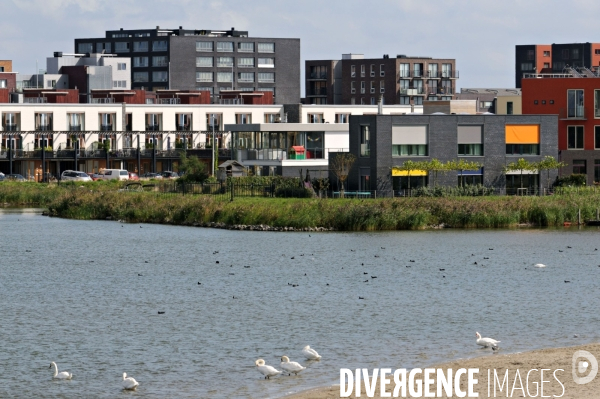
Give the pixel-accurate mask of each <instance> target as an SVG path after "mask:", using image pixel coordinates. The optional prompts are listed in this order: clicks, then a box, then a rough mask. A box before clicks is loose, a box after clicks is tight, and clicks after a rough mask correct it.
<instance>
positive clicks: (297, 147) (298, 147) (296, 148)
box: [292, 145, 304, 154]
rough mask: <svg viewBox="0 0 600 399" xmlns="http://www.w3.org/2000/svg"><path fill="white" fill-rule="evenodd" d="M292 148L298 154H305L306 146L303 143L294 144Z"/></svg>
mask: <svg viewBox="0 0 600 399" xmlns="http://www.w3.org/2000/svg"><path fill="white" fill-rule="evenodd" d="M292 150H293V151H294V152H295V153H296V154H304V146H301V145H293V146H292Z"/></svg>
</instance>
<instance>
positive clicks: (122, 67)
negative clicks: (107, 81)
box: [117, 62, 127, 71]
mask: <svg viewBox="0 0 600 399" xmlns="http://www.w3.org/2000/svg"><path fill="white" fill-rule="evenodd" d="M117 70H118V71H126V70H127V64H126V63H125V62H117Z"/></svg>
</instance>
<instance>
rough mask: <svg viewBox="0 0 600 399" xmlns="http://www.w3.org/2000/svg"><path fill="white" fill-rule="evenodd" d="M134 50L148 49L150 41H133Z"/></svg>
mask: <svg viewBox="0 0 600 399" xmlns="http://www.w3.org/2000/svg"><path fill="white" fill-rule="evenodd" d="M133 51H144V52H146V51H148V42H133Z"/></svg>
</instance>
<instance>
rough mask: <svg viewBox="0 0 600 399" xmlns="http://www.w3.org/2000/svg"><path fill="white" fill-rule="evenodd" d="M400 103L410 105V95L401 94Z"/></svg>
mask: <svg viewBox="0 0 600 399" xmlns="http://www.w3.org/2000/svg"><path fill="white" fill-rule="evenodd" d="M399 102H400V104H401V105H410V97H408V96H400V101H399Z"/></svg>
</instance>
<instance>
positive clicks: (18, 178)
mask: <svg viewBox="0 0 600 399" xmlns="http://www.w3.org/2000/svg"><path fill="white" fill-rule="evenodd" d="M6 180H10V181H20V182H23V181H27V179H25V178H24V177H23V176H22V175H19V174H17V173H13V174H12V175H6Z"/></svg>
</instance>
